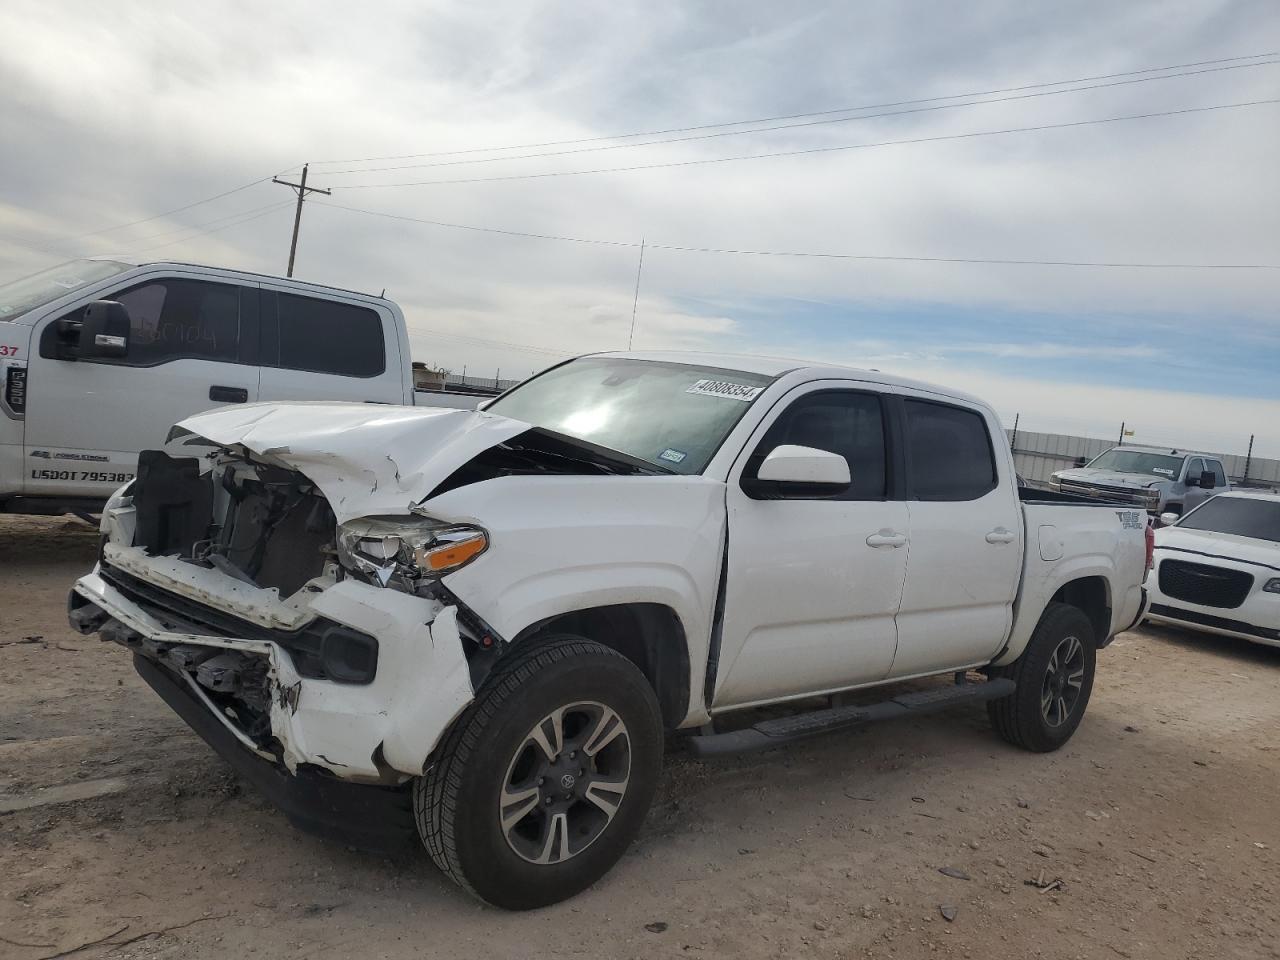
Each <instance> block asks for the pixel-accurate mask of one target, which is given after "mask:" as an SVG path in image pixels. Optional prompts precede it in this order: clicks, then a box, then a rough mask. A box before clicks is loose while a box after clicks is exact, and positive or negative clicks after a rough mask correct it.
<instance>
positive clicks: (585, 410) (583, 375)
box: [485, 357, 773, 474]
mask: <svg viewBox="0 0 1280 960" xmlns="http://www.w3.org/2000/svg"><path fill="white" fill-rule="evenodd" d="M772 379H773V378H771V377H766V376H762V375H760V374H755V373H744V372H743V371H741V370H723V369H719V368H716V367H700V366H692V365H690V364H683V363H666V362H657V361H651V360H625V359H618V358H612V357H583V358H581V359H578V360H571V361H569V362H568V363H566V364H563V365H562V366H559V367H554V368H552V369H551V370H548V371H547V372H546V373H544V374H542V375H541V376H537V377H534V378H533V379H532V380H529V381H528V382H527V383H524V384H522V385H520V386H518V387H516V388H515V389H514V390H512V391H511V392H509V393H507V394H505V395H504V396H502V397H500V398H499V399H497V400H495V401H494V402H493V403H491V404H490V405H489V406H488V407H486V408H485V409H486V411H487V412H489V413H500V414H502V415H503V416H506V417H512V418H514V419H516V420H523V421H525V422H526V423H531V424H533V425H534V426H536V427H543V428H545V429H547V430H552V431H554V432H556V433H560V434H564V435H565V436H569V437H576V438H577V439H579V440H587V441H589V442H591V443H596V444H599V445H600V446H602V447H608V448H610V449H612V450H617V451H619V452H621V453H626V454H629V455H631V456H633V457H636V458H638V459H640V460H645V461H648V462H649V463H652V464H655V465H656V466H659V467H664V468H665V469H667V470H670V471H672V472H675V473H684V474H694V473H700V472H701V471H702V470H703V469H704V468H705V467H706V465H707V463H708V462H709V461H710V460H711V458H712V456H714V454H715V452H716V450H717V449H719V447H720V444H721V443H722V442H724V438H725V437H726V436H728V434H729V431H730V430H732V429H733V427H734V425H735V424H736V423H737V422H738V421H739V420H740V419H742V415H743V414H744V413H746V411H747V408H748V407H749V406H750V405H751V403H752V401H754V400H755V398H756V397H757V396H759V395H760V394H761V393H762V392H763V391H764V388H765V387H767V386H768V385H769V384H770V383H771V382H772Z"/></svg>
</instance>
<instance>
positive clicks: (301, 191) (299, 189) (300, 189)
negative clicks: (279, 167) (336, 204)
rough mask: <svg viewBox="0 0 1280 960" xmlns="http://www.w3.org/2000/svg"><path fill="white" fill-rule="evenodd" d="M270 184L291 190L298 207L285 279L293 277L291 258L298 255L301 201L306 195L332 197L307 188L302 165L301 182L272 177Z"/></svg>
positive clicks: (305, 175) (330, 193) (321, 191)
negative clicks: (313, 194)
mask: <svg viewBox="0 0 1280 960" xmlns="http://www.w3.org/2000/svg"><path fill="white" fill-rule="evenodd" d="M271 182H272V183H279V184H282V185H284V186H286V187H289V188H290V189H292V190H293V192H294V193H296V194H297V195H298V206H297V209H296V210H294V212H293V239H292V240H291V241H290V242H289V269H288V271H287V272H286V273H285V276H286V277H292V276H293V258H294V256H295V255H296V254H297V253H298V227H299V226H301V224H302V201H303V200H305V199H306V198H307V194H308V193H323V194H324V195H325V196H326V197H328V196H332V191H330V190H321V189H320V188H319V187H308V186H307V164H305V163H304V164H303V165H302V182H301V183H290V182H289V181H288V180H281V179H280V178H279V177H272V178H271Z"/></svg>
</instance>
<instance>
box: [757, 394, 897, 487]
mask: <svg viewBox="0 0 1280 960" xmlns="http://www.w3.org/2000/svg"><path fill="white" fill-rule="evenodd" d="M783 444H795V445H797V446H801V447H814V448H816V449H818V450H827V451H829V452H831V453H838V454H840V456H842V457H844V458H845V460H846V461H848V464H849V474H850V478H851V479H852V481H853V482H852V484H851V485H850V487H849V489H848V490H846V491H844V492H841V493H839V494H835V495H832V494H830V493H828V492H826V491H825V490H821V491H820V490H815V491H813V492H812V495H808V494H807V493H806V491H805V490H801V489H797V488H796V487H794V486H791V485H788V487H789V491H788V492H787V493H786V496H787V498H788V499H814V500H817V499H823V500H882V499H884V496H885V489H886V476H885V462H886V457H885V442H884V414H883V412H882V410H881V406H880V398H879V397H878V396H876V395H875V394H870V393H856V392H854V391H851V390H824V391H821V392H818V393H810V394H807V395H805V396H803V397H801V398H800V399H798V400H796V401H795V402H794V403H792V404H791V406H789V407H788V408H787V409H786V410H784V411H783V412H782V415H781V416H779V417H778V419H777V420H775V421H774V423H773V426H771V427H770V428H769V432H768V433H766V434H765V437H764V439H763V440H762V441H760V445H759V446H758V447H756V449H755V451H754V452H753V453H752V454H751V457H750V458H749V459H748V460H747V464H746V467H745V469H744V470H743V474H742V476H743V489H744V491H745V492H746V493H747V495H748V496H750V497H753V498H755V499H757V500H763V499H773V498H775V497H780V496H782V495H783V493H782V491H781V490H780V489H779V486H780V485H779V484H776V483H769V482H767V481H761V480H757V479H756V475H757V474H758V473H759V471H760V464H761V463H763V462H764V458H765V457H767V456H768V455H769V453H770V452H771V451H772V450H773V449H774V447H778V446H781V445H783ZM827 489H828V490H829V488H827Z"/></svg>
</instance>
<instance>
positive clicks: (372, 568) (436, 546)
mask: <svg viewBox="0 0 1280 960" xmlns="http://www.w3.org/2000/svg"><path fill="white" fill-rule="evenodd" d="M488 548H489V534H487V533H486V532H485V531H484V530H482V529H481V528H480V527H476V526H471V525H470V524H458V523H444V522H442V521H440V520H432V519H430V518H428V517H405V518H403V519H373V518H364V519H360V520H352V521H350V522H348V523H344V524H342V525H341V526H340V527H339V528H338V559H339V561H340V562H341V563H342V565H343V566H344V567H345V568H346V569H348V570H350V571H352V572H353V573H357V574H360V575H362V576H363V577H364V578H365V579H367V580H369V581H370V582H372V583H376V584H378V586H382V587H387V586H390V587H396V588H397V589H401V590H408V591H409V592H413V590H415V589H416V588H417V586H418V584H419V583H420V582H422V581H424V580H434V579H437V578H438V577H441V576H443V575H444V574H446V573H452V572H453V571H454V570H457V569H459V568H460V567H463V566H465V565H466V564H468V563H470V562H471V561H472V560H474V559H475V558H476V557H478V556H480V554H482V553H484V552H485V550H487V549H488Z"/></svg>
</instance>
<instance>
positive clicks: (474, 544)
mask: <svg viewBox="0 0 1280 960" xmlns="http://www.w3.org/2000/svg"><path fill="white" fill-rule="evenodd" d="M488 545H489V538H488V537H486V536H485V535H484V534H482V533H481V534H476V535H475V536H474V537H468V538H467V539H466V540H459V541H458V542H457V543H449V544H444V545H441V546H438V547H434V548H432V549H428V550H423V551H421V556H420V557H419V559H418V564H419V566H422V567H425V568H426V569H427V570H430V571H431V572H432V573H439V572H440V571H441V570H452V569H453V568H454V567H460V566H462V565H463V564H464V563H466V562H467V561H468V560H470V559H471V558H472V557H475V556H477V555H479V554H481V553H483V552H484V548H485V547H487V546H488Z"/></svg>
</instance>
